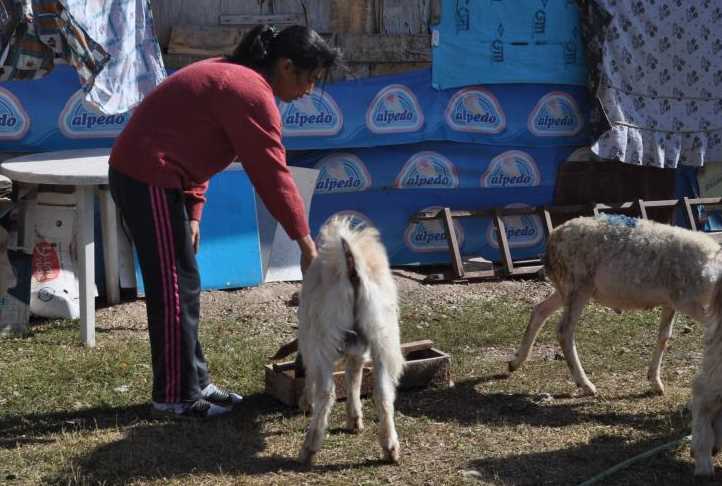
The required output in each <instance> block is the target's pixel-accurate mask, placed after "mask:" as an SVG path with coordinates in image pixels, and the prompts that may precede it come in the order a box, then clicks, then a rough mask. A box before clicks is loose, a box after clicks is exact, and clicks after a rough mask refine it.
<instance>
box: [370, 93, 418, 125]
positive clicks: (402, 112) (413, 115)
mask: <svg viewBox="0 0 722 486" xmlns="http://www.w3.org/2000/svg"><path fill="white" fill-rule="evenodd" d="M423 124H424V113H423V112H422V111H421V105H420V104H419V101H418V100H417V99H416V96H415V95H414V93H413V92H412V91H411V90H410V89H409V88H407V87H406V86H404V85H402V84H392V85H389V86H386V87H385V88H384V89H382V90H381V91H379V92H378V93H377V94H376V97H374V99H373V101H372V102H371V105H370V106H369V109H368V111H367V112H366V126H367V127H368V129H369V130H371V131H372V132H373V133H404V132H415V131H417V130H418V129H420V128H421V127H422V126H423Z"/></svg>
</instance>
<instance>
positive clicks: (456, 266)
mask: <svg viewBox="0 0 722 486" xmlns="http://www.w3.org/2000/svg"><path fill="white" fill-rule="evenodd" d="M441 219H442V221H443V223H444V231H445V232H446V241H447V243H448V244H449V256H450V257H451V268H452V269H453V271H454V275H455V276H456V278H463V277H464V264H463V263H462V262H461V252H460V251H459V240H458V239H457V238H456V228H455V227H454V220H453V218H452V217H451V210H450V209H449V208H444V213H443V217H442V218H441Z"/></svg>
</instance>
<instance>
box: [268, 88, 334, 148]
mask: <svg viewBox="0 0 722 486" xmlns="http://www.w3.org/2000/svg"><path fill="white" fill-rule="evenodd" d="M279 109H280V111H281V121H282V122H283V135H284V136H285V137H316V136H320V137H329V136H333V135H336V134H337V133H338V132H340V131H341V128H343V113H342V112H341V109H340V108H339V107H338V105H337V104H336V102H335V101H334V99H333V98H332V97H331V95H330V94H329V93H328V92H326V91H322V90H319V89H314V90H313V91H312V92H311V94H308V95H306V96H304V97H302V98H299V99H297V100H295V101H293V102H291V103H284V102H281V103H280V105H279Z"/></svg>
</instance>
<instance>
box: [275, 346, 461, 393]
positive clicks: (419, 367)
mask: <svg viewBox="0 0 722 486" xmlns="http://www.w3.org/2000/svg"><path fill="white" fill-rule="evenodd" d="M432 346H433V343H432V342H431V341H430V340H422V341H414V342H410V343H405V344H402V345H401V349H402V352H403V353H404V356H405V357H406V360H407V361H406V368H405V370H404V374H403V375H402V377H401V381H400V383H399V387H398V389H399V390H410V389H414V388H421V387H427V386H449V385H452V384H453V383H452V380H451V362H450V357H449V355H448V354H446V353H444V352H443V351H440V350H438V349H435V348H433V347H432ZM294 365H295V364H294V362H286V363H280V364H268V365H266V366H265V369H264V372H265V390H266V393H268V394H269V395H271V396H273V397H274V398H276V399H278V400H279V401H281V402H283V403H285V404H286V405H288V406H291V407H296V406H297V405H298V400H299V399H300V397H301V396H302V394H303V388H304V386H305V380H304V378H297V377H296V376H295V366H294ZM333 377H334V383H335V385H336V399H337V400H343V399H345V398H346V397H347V392H346V383H345V372H344V370H343V368H342V367H339V368H337V371H336V372H334V375H333ZM373 387H374V378H373V366H372V365H371V364H370V363H367V364H365V365H364V369H363V378H362V381H361V396H368V395H370V394H371V393H373Z"/></svg>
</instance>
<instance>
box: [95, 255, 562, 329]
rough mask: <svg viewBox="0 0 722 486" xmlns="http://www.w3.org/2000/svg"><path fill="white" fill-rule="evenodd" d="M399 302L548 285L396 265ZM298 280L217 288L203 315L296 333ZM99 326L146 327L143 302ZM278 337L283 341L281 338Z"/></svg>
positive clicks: (531, 290)
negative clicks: (452, 278)
mask: <svg viewBox="0 0 722 486" xmlns="http://www.w3.org/2000/svg"><path fill="white" fill-rule="evenodd" d="M393 273H394V279H395V281H396V284H397V286H398V289H399V298H400V302H401V305H402V306H411V307H416V306H432V307H433V306H437V305H451V306H453V305H455V304H461V303H464V302H467V301H469V300H476V299H489V298H504V299H509V300H510V301H516V302H520V303H536V302H539V301H540V300H541V299H542V298H543V297H545V296H546V295H548V294H549V293H550V292H551V290H552V287H551V285H550V284H549V283H548V282H543V281H540V280H536V279H533V280H532V279H516V280H498V281H476V282H470V283H434V284H427V283H424V279H425V278H426V274H425V273H422V272H421V271H414V270H409V269H394V271H393ZM300 288H301V284H300V282H274V283H268V284H264V285H262V286H260V287H250V288H244V289H237V290H229V291H226V290H220V291H219V290H215V291H204V292H202V293H201V319H202V320H228V319H235V320H237V321H239V322H241V323H243V325H244V332H245V333H248V334H249V335H262V334H265V335H276V336H277V337H281V338H283V339H285V338H286V337H290V336H292V335H293V334H295V330H294V327H293V326H294V325H295V324H296V302H297V293H298V291H299V290H300ZM97 323H98V327H99V328H102V327H108V328H112V329H114V332H117V331H118V330H119V329H127V330H128V331H138V330H141V329H145V327H146V315H145V301H144V300H142V299H138V300H135V301H132V302H124V303H122V304H119V305H116V306H113V307H105V308H100V309H98V312H97ZM283 339H281V341H282V340H283Z"/></svg>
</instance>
